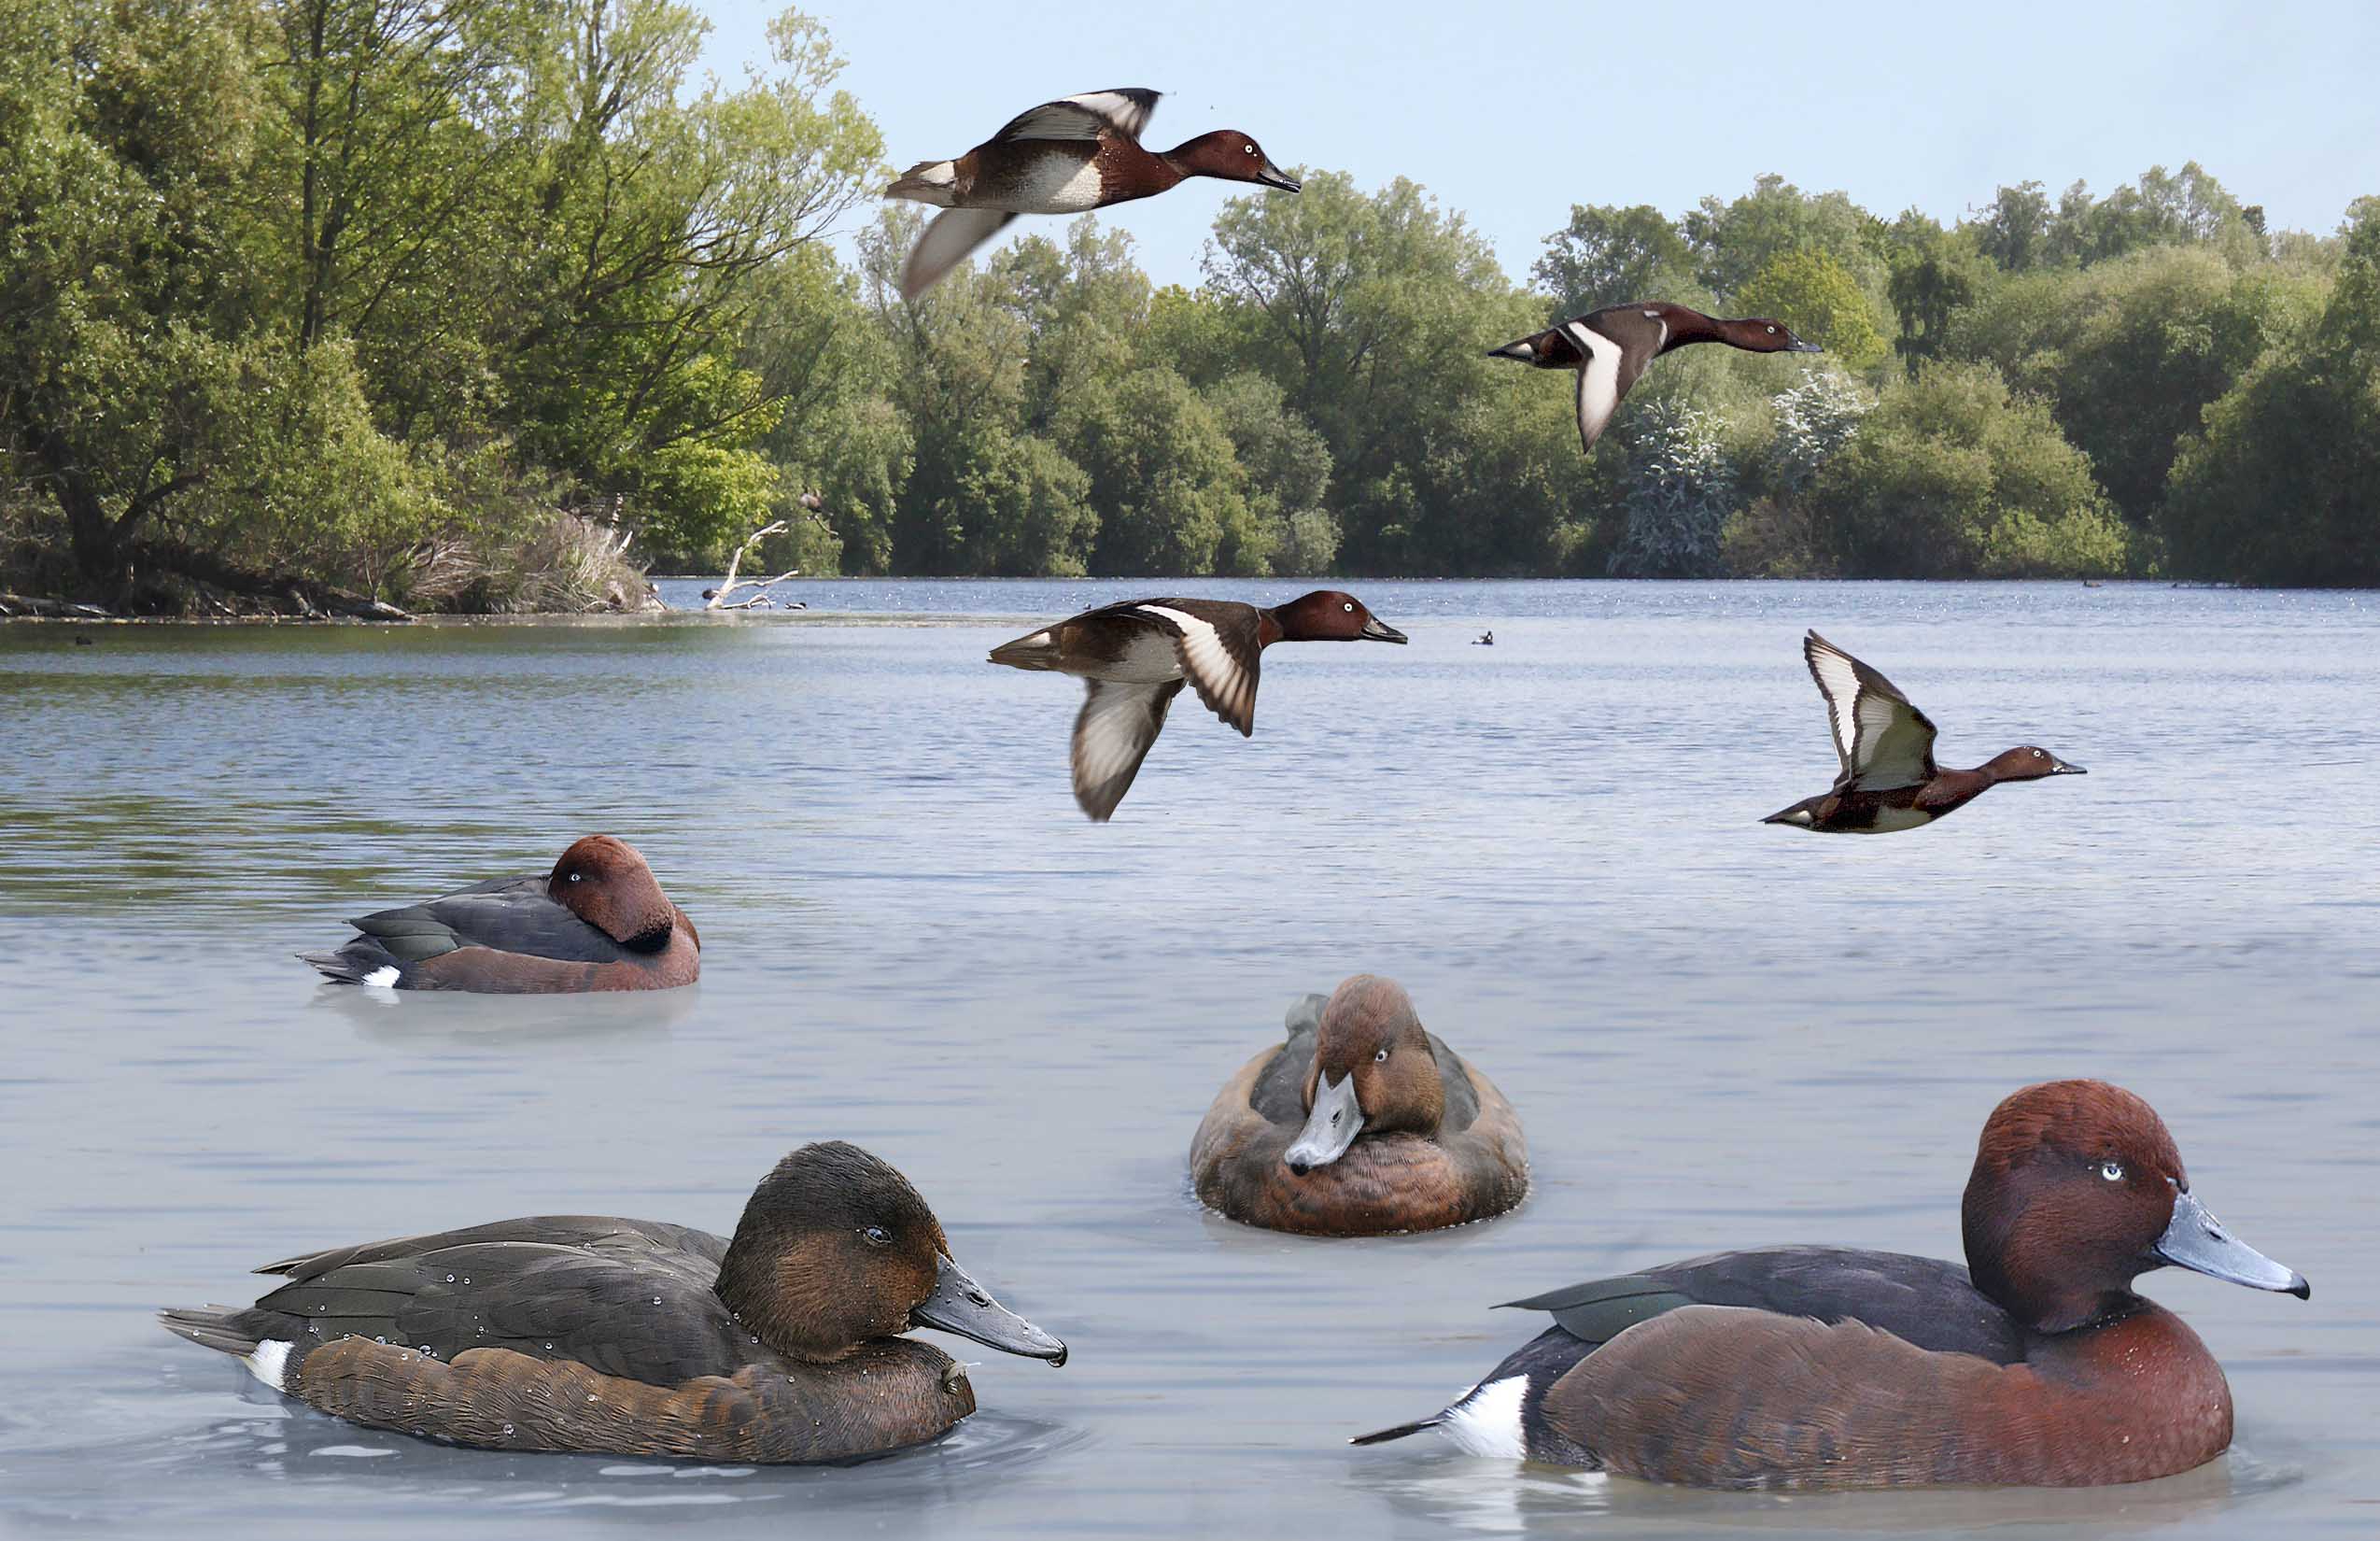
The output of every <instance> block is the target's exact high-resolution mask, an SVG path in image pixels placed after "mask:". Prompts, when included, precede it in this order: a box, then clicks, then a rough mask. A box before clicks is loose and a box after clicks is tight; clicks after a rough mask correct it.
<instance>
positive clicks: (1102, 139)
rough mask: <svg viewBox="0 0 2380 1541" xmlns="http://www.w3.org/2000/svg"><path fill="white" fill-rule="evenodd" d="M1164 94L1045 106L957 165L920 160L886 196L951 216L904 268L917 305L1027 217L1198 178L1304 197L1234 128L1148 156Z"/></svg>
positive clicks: (905, 286)
mask: <svg viewBox="0 0 2380 1541" xmlns="http://www.w3.org/2000/svg"><path fill="white" fill-rule="evenodd" d="M1158 95H1159V93H1158V92H1153V91H1148V90H1143V89H1141V88H1138V87H1128V88H1124V89H1121V90H1117V91H1090V92H1083V93H1082V94H1081V95H1079V96H1066V97H1062V98H1060V99H1059V100H1057V101H1055V102H1044V103H1043V104H1041V106H1037V107H1035V108H1033V109H1031V110H1030V111H1027V112H1022V113H1019V114H1018V115H1017V116H1016V117H1014V118H1012V119H1010V120H1008V122H1007V125H1006V126H1004V127H1003V128H1002V129H1001V130H1000V132H999V133H997V134H993V136H992V137H991V138H989V139H987V140H985V141H984V142H983V143H981V144H979V145H978V146H976V147H975V148H973V149H971V150H969V151H967V152H966V153H965V155H962V156H960V157H958V158H957V159H956V160H952V161H921V162H919V163H917V164H916V165H913V166H911V167H910V168H909V169H908V171H906V172H904V173H903V174H902V175H901V178H900V180H898V181H896V182H894V184H893V185H892V186H891V187H889V188H887V189H885V190H884V195H885V196H886V197H887V198H908V199H913V200H915V201H916V202H918V203H921V204H932V205H935V206H936V207H937V208H940V209H943V210H946V211H947V212H945V213H942V214H939V215H937V216H936V217H935V219H934V222H933V223H932V224H930V225H928V226H926V227H925V233H924V234H923V235H922V236H920V237H918V243H917V246H916V247H914V248H913V249H911V251H910V252H909V258H908V264H907V265H906V266H904V267H903V268H902V270H901V298H903V299H905V300H914V299H916V298H917V297H918V296H919V295H921V294H923V293H924V292H925V291H926V290H929V289H932V288H933V287H934V286H935V284H937V282H939V281H940V280H941V278H942V276H943V275H944V274H947V273H949V272H950V271H951V269H952V268H954V267H956V266H958V265H959V263H960V262H964V261H965V260H966V256H967V253H969V252H971V251H973V250H974V249H975V248H976V247H979V246H981V245H982V244H983V243H984V242H986V241H988V240H990V239H991V238H992V237H993V236H994V235H996V234H998V233H1000V230H1001V228H1002V227H1003V226H1005V225H1007V222H1008V221H1009V220H1011V219H1015V218H1016V217H1017V216H1018V215H1020V214H1081V213H1084V212H1086V211H1088V210H1091V209H1094V208H1105V207H1106V206H1107V205H1110V204H1122V203H1129V202H1131V201H1132V200H1133V199H1135V198H1148V197H1151V196H1154V195H1155V194H1157V193H1160V192H1163V191H1166V190H1167V189H1169V188H1172V187H1174V186H1176V184H1178V183H1180V182H1182V181H1185V180H1187V179H1188V178H1190V177H1219V178H1221V179H1222V180H1224V181H1228V182H1255V183H1258V184H1260V185H1261V186H1264V187H1269V188H1279V189H1280V190H1281V191H1284V192H1295V191H1298V181H1297V178H1296V177H1291V176H1290V175H1289V173H1287V172H1285V171H1283V170H1282V169H1281V168H1280V167H1278V166H1276V165H1274V163H1273V161H1272V158H1271V157H1269V156H1267V155H1266V154H1265V153H1264V151H1263V150H1262V148H1260V147H1259V146H1258V145H1257V142H1256V141H1255V140H1253V139H1251V138H1249V137H1248V136H1247V135H1246V134H1242V133H1240V132H1239V131H1238V130H1237V129H1217V130H1215V131H1214V132H1213V133H1211V134H1200V135H1199V136H1198V137H1197V138H1195V139H1190V140H1188V141H1185V142H1184V143H1182V144H1179V145H1176V147H1174V148H1172V149H1169V150H1149V149H1146V148H1142V146H1141V142H1140V131H1141V130H1142V129H1143V128H1145V127H1147V126H1148V117H1149V114H1150V113H1152V112H1155V111H1156V110H1157V100H1158Z"/></svg>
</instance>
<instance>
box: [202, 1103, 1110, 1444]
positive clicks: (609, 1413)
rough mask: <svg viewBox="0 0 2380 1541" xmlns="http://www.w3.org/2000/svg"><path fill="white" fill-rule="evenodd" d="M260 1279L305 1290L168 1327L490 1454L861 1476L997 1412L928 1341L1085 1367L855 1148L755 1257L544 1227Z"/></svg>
mask: <svg viewBox="0 0 2380 1541" xmlns="http://www.w3.org/2000/svg"><path fill="white" fill-rule="evenodd" d="M257 1271H258V1272H259V1273H267V1274H279V1275H281V1276H283V1277H284V1278H285V1279H288V1280H289V1282H288V1283H286V1284H283V1285H281V1286H280V1287H279V1288H278V1289H275V1290H274V1291H273V1292H272V1293H271V1294H267V1295H265V1296H264V1297H263V1298H261V1299H260V1300H259V1301H258V1302H257V1303H256V1304H255V1305H254V1306H252V1307H249V1308H246V1309H237V1308H227V1307H219V1306H209V1307H205V1308H200V1309H192V1310H168V1311H164V1312H162V1313H161V1320H162V1322H164V1324H165V1326H166V1328H167V1329H168V1330H169V1331H172V1332H175V1333H177V1334H179V1335H180V1336H183V1337H187V1338H189V1339H190V1341H191V1342H193V1343H197V1344H200V1345H202V1346H203V1347H205V1348H209V1349H215V1350H220V1351H221V1352H224V1353H228V1354H231V1355H232V1356H234V1357H236V1358H237V1359H239V1360H240V1361H241V1362H242V1363H243V1364H246V1366H247V1368H248V1370H249V1372H250V1373H252V1374H253V1375H255V1377H256V1378H258V1379H259V1380H261V1381H263V1382H264V1383H265V1384H266V1385H268V1386H270V1387H272V1388H273V1389H274V1390H275V1391H277V1392H280V1393H283V1394H285V1395H288V1396H292V1397H295V1398H296V1399H297V1400H299V1401H301V1402H303V1403H304V1404H305V1405H306V1406H308V1407H313V1408H315V1409H316V1410H317V1411H318V1412H326V1413H330V1414H331V1415H332V1416H333V1417H337V1418H344V1419H346V1420H348V1421H352V1422H357V1423H361V1424H365V1425H367V1426H369V1427H372V1428H376V1429H393V1430H395V1431H397V1432H398V1433H400V1434H409V1435H419V1436H421V1437H423V1438H426V1439H436V1440H441V1441H444V1442H445V1443H447V1444H453V1445H472V1446H476V1447H478V1448H480V1449H500V1450H577V1451H587V1452H596V1453H602V1454H610V1455H658V1456H680V1457H686V1458H695V1459H702V1460H712V1461H753V1462H805V1461H847V1460H850V1459H852V1458H853V1457H856V1456H862V1455H872V1454H876V1453H879V1452H880V1451H884V1450H893V1449H900V1448H902V1447H903V1446H907V1445H915V1444H918V1443H921V1442H922V1441H924V1440H927V1439H931V1438H933V1437H935V1436H936V1435H939V1434H941V1433H943V1432H944V1431H945V1430H947V1429H949V1428H951V1426H952V1425H953V1424H955V1423H957V1422H958V1421H960V1420H961V1419H963V1418H965V1417H966V1416H967V1415H968V1414H970V1413H972V1412H974V1411H975V1392H974V1389H973V1388H972V1387H971V1386H969V1385H968V1383H967V1378H966V1372H965V1367H964V1366H962V1365H961V1364H958V1363H956V1362H955V1361H953V1360H952V1359H951V1356H950V1355H948V1354H946V1353H944V1352H942V1350H939V1349H937V1348H934V1347H931V1346H930V1345H928V1344H924V1343H920V1342H917V1341H915V1340H914V1339H911V1338H907V1337H903V1336H900V1335H901V1334H903V1333H905V1332H908V1330H909V1329H911V1328H912V1327H934V1328H938V1329H940V1330H941V1331H944V1332H951V1333H956V1334H958V1335H959V1336H962V1337H967V1338H972V1339H974V1340H975V1341H976V1342H978V1343H981V1344H984V1345H986V1346H988V1347H990V1348H994V1349H998V1350H1001V1351H1002V1352H1004V1353H1013V1354H1022V1355H1025V1356H1027V1357H1029V1358H1034V1359H1045V1360H1048V1361H1049V1363H1050V1364H1064V1363H1065V1362H1066V1346H1065V1345H1064V1344H1063V1343H1061V1342H1060V1341H1059V1340H1058V1339H1056V1338H1054V1337H1052V1336H1049V1334H1048V1333H1045V1332H1043V1331H1042V1330H1041V1329H1040V1328H1038V1327H1036V1326H1035V1325H1033V1324H1032V1323H1031V1322H1026V1321H1024V1320H1022V1319H1021V1318H1020V1317H1018V1316H1016V1315H1014V1314H1013V1313H1011V1312H1010V1311H1008V1310H1007V1308H1004V1307H1002V1306H1001V1305H1000V1304H999V1303H998V1302H997V1301H995V1300H993V1298H992V1296H991V1295H990V1294H986V1293H985V1292H984V1289H983V1287H982V1286H981V1285H979V1284H978V1283H977V1282H976V1281H975V1280H974V1279H971V1278H969V1277H968V1275H967V1272H966V1270H965V1269H964V1268H962V1267H960V1266H959V1265H958V1264H957V1263H956V1262H954V1261H952V1259H951V1244H950V1242H949V1240H948V1239H947V1238H946V1237H944V1236H943V1234H942V1225H941V1223H940V1222H939V1221H937V1220H936V1219H935V1218H934V1211H933V1210H932V1209H928V1208H927V1207H926V1203H925V1200H924V1199H922V1198H921V1197H919V1196H918V1193H917V1190H916V1189H914V1188H912V1187H910V1186H909V1183H908V1179H906V1178H904V1177H902V1176H901V1174H900V1173H899V1172H896V1171H894V1169H893V1168H892V1167H891V1166H887V1165H886V1164H885V1163H884V1162H882V1161H880V1160H878V1159H877V1158H876V1157H875V1156H872V1155H870V1154H868V1153H867V1152H866V1151H863V1150H860V1149H859V1148H858V1147H856V1146H853V1145H847V1144H844V1143H842V1142H841V1141H839V1140H831V1141H827V1142H824V1143H822V1144H816V1145H805V1146H803V1147H802V1148H801V1149H800V1150H797V1151H796V1152H793V1153H792V1154H791V1155H788V1156H787V1157H785V1159H784V1160H782V1161H781V1162H779V1163H778V1164H777V1166H776V1168H775V1169H774V1170H773V1171H771V1172H770V1173H769V1174H768V1176H767V1177H765V1178H763V1179H762V1180H761V1182H760V1186H759V1187H758V1188H756V1189H754V1190H753V1195H752V1198H751V1201H750V1202H749V1203H747V1204H746V1205H745V1206H744V1212H743V1218H742V1220H740V1221H739V1223H737V1225H736V1234H735V1237H734V1238H733V1239H732V1240H725V1241H723V1240H722V1239H720V1238H719V1237H716V1236H713V1235H711V1234H710V1233H709V1232H705V1231H697V1230H692V1229H689V1228H688V1227H686V1226H683V1225H669V1224H662V1223H657V1222H654V1221H647V1220H614V1219H609V1218H604V1217H599V1216H593V1215H540V1216H537V1217H534V1218H531V1219H527V1220H502V1221H498V1222H496V1223H494V1224H489V1225H473V1226H471V1227H469V1228H468V1229H465V1230H459V1231H444V1232H441V1233H440V1234H438V1235H436V1236H410V1237H401V1238H399V1239H397V1240H394V1241H375V1242H369V1243H366V1244H364V1245H362V1246H356V1247H337V1248H333V1249H331V1251H322V1252H313V1253H308V1254H306V1255H304V1256H302V1257H292V1258H287V1259H284V1260H283V1261H281V1262H279V1263H273V1264H268V1265H265V1266H264V1267H262V1268H260V1269H258V1270H257Z"/></svg>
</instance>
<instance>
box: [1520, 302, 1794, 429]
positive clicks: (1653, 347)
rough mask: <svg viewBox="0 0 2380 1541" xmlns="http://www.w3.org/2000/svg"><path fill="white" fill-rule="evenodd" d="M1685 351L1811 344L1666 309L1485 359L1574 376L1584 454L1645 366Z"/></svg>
mask: <svg viewBox="0 0 2380 1541" xmlns="http://www.w3.org/2000/svg"><path fill="white" fill-rule="evenodd" d="M1689 343H1725V344H1726V345H1727V346H1729V347H1734V348H1740V349H1742V350H1743V351H1744V352H1746V353H1817V352H1820V351H1822V350H1821V349H1820V347H1819V346H1818V345H1817V344H1816V343H1806V342H1804V341H1802V340H1801V339H1800V338H1799V337H1796V336H1795V335H1794V332H1793V328H1791V327H1789V326H1787V325H1785V323H1784V322H1782V321H1779V320H1773V319H1771V318H1768V317H1766V316H1752V317H1746V318H1742V319H1739V320H1728V319H1723V318H1719V317H1715V316H1705V315H1704V314H1702V312H1700V311H1698V310H1688V309H1687V308H1686V307H1685V306H1683V305H1673V304H1668V303H1667V302H1666V301H1659V300H1652V301H1643V302H1639V303H1635V304H1624V305H1606V306H1604V307H1603V308H1602V309H1601V310H1594V311H1589V312H1587V314H1585V315H1584V316H1573V317H1571V318H1570V319H1569V320H1567V321H1564V322H1562V323H1561V324H1560V325H1558V326H1554V327H1549V328H1548V329H1546V330H1545V331H1543V332H1532V333H1530V334H1529V335H1528V336H1526V337H1523V338H1521V339H1520V340H1519V341H1517V342H1511V343H1506V344H1505V345H1504V346H1501V347H1499V348H1490V349H1489V350H1488V354H1487V356H1488V357H1489V358H1491V359H1516V360H1518V361H1520V362H1522V363H1525V364H1528V365H1530V366H1532V367H1534V368H1537V369H1570V370H1576V371H1577V372H1578V437H1579V445H1580V447H1581V448H1583V449H1585V450H1588V451H1592V450H1593V449H1594V448H1595V441H1596V440H1598V439H1599V438H1601V437H1602V436H1603V430H1604V429H1605V428H1606V427H1608V426H1609V425H1610V423H1611V421H1612V413H1614V412H1616V411H1618V410H1619V406H1620V398H1621V397H1623V396H1626V395H1627V393H1628V388H1629V387H1631V386H1633V385H1635V384H1636V382H1637V379H1638V377H1639V376H1641V375H1643V373H1644V369H1645V366H1646V365H1647V364H1650V363H1651V362H1653V361H1654V360H1655V359H1657V358H1659V357H1660V356H1661V355H1662V354H1664V353H1667V352H1669V350H1670V349H1672V348H1680V347H1684V346H1686V345H1687V344H1689Z"/></svg>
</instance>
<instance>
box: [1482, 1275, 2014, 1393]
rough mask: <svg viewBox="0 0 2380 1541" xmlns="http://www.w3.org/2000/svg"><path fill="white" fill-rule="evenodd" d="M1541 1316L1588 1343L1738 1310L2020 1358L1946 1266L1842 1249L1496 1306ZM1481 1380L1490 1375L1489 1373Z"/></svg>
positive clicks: (2003, 1315)
mask: <svg viewBox="0 0 2380 1541" xmlns="http://www.w3.org/2000/svg"><path fill="white" fill-rule="evenodd" d="M1504 1304H1505V1305H1507V1306H1510V1307H1514V1308H1519V1309H1523V1310H1538V1311H1546V1312H1549V1313H1551V1314H1552V1316H1553V1318H1554V1321H1555V1323H1556V1325H1557V1326H1559V1327H1560V1328H1562V1330H1563V1331H1565V1332H1567V1333H1569V1334H1570V1336H1573V1337H1576V1338H1578V1339H1580V1340H1581V1341H1582V1342H1584V1343H1586V1344H1588V1345H1589V1346H1590V1347H1593V1346H1597V1345H1600V1344H1603V1343H1606V1342H1609V1341H1610V1340H1611V1339H1612V1338H1614V1337H1616V1336H1619V1335H1620V1334H1621V1333H1623V1332H1625V1331H1627V1329H1628V1328H1629V1327H1632V1326H1634V1325H1635V1324H1636V1323H1638V1322H1644V1321H1649V1320H1651V1319H1652V1318H1654V1317H1655V1316H1659V1315H1662V1314H1663V1313H1665V1312H1668V1311H1673V1310H1677V1309H1679V1308H1682V1307H1685V1306H1739V1307H1746V1308H1752V1309H1754V1310H1762V1311H1770V1312H1774V1313H1775V1314H1777V1315H1780V1316H1787V1317H1811V1318H1815V1319H1817V1320H1819V1321H1822V1322H1860V1323H1863V1324H1865V1325H1866V1326H1869V1327H1874V1328H1876V1329H1878V1330H1879V1331H1881V1332H1887V1333H1890V1334H1892V1335H1893V1336H1895V1337H1898V1338H1902V1339H1904V1340H1906V1341H1907V1342H1909V1343H1911V1344H1914V1345H1915V1346H1916V1347H1918V1348H1921V1349H1924V1350H1931V1351H1936V1352H1943V1353H1965V1354H1974V1355H1976V1356H1977V1357H1979V1358H1982V1359H1989V1360H1991V1361H1993V1363H1994V1364H2017V1363H2020V1362H2021V1361H2022V1360H2023V1358H2024V1339H2023V1334H2022V1332H2021V1330H2020V1329H2019V1328H2018V1327H2017V1325H2016V1323H2015V1322H2013V1321H2011V1320H2010V1319H2009V1316H2008V1313H2007V1311H2005V1310H2003V1309H2001V1308H1999V1307H1998V1306H1997V1305H1995V1304H1993V1301H1992V1299H1991V1298H1990V1297H1989V1296H1987V1295H1986V1294H1983V1292H1982V1291H1980V1290H1979V1289H1977V1288H1976V1287H1975V1284H1974V1281H1973V1280H1972V1279H1969V1278H1968V1277H1967V1271H1966V1270H1965V1268H1963V1267H1961V1266H1959V1265H1957V1264H1955V1263H1944V1262H1941V1261H1939V1260H1937V1259H1935V1258H1930V1257H1911V1256H1908V1255H1907V1254H1905V1253H1901V1252H1873V1251H1861V1250H1859V1249H1855V1248H1847V1247H1761V1248H1754V1249H1752V1250H1749V1251H1734V1252H1713V1253H1711V1254H1710V1255H1708V1256H1706V1257H1697V1258H1689V1259H1687V1260H1686V1261H1684V1262H1683V1263H1670V1264H1664V1265H1661V1266H1660V1267H1657V1268H1647V1269H1644V1270H1643V1271H1642V1272H1641V1273H1636V1274H1628V1275H1624V1276H1622V1277H1620V1278H1616V1279H1591V1280H1589V1281H1588V1282H1586V1283H1584V1284H1572V1285H1569V1286H1567V1287H1565V1288H1563V1289H1559V1290H1549V1291H1547V1292H1546V1293H1544V1294H1537V1295H1531V1296H1529V1297H1528V1299H1526V1300H1511V1301H1506V1302H1505V1303H1504ZM1491 1378H1493V1377H1491Z"/></svg>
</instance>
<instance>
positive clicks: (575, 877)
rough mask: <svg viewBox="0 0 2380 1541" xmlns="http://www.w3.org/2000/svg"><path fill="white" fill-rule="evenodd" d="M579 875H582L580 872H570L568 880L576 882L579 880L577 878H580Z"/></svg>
mask: <svg viewBox="0 0 2380 1541" xmlns="http://www.w3.org/2000/svg"><path fill="white" fill-rule="evenodd" d="M581 875H582V874H580V873H577V872H572V873H571V874H570V881H571V882H572V883H576V882H578V881H579V878H580V876H581Z"/></svg>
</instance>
